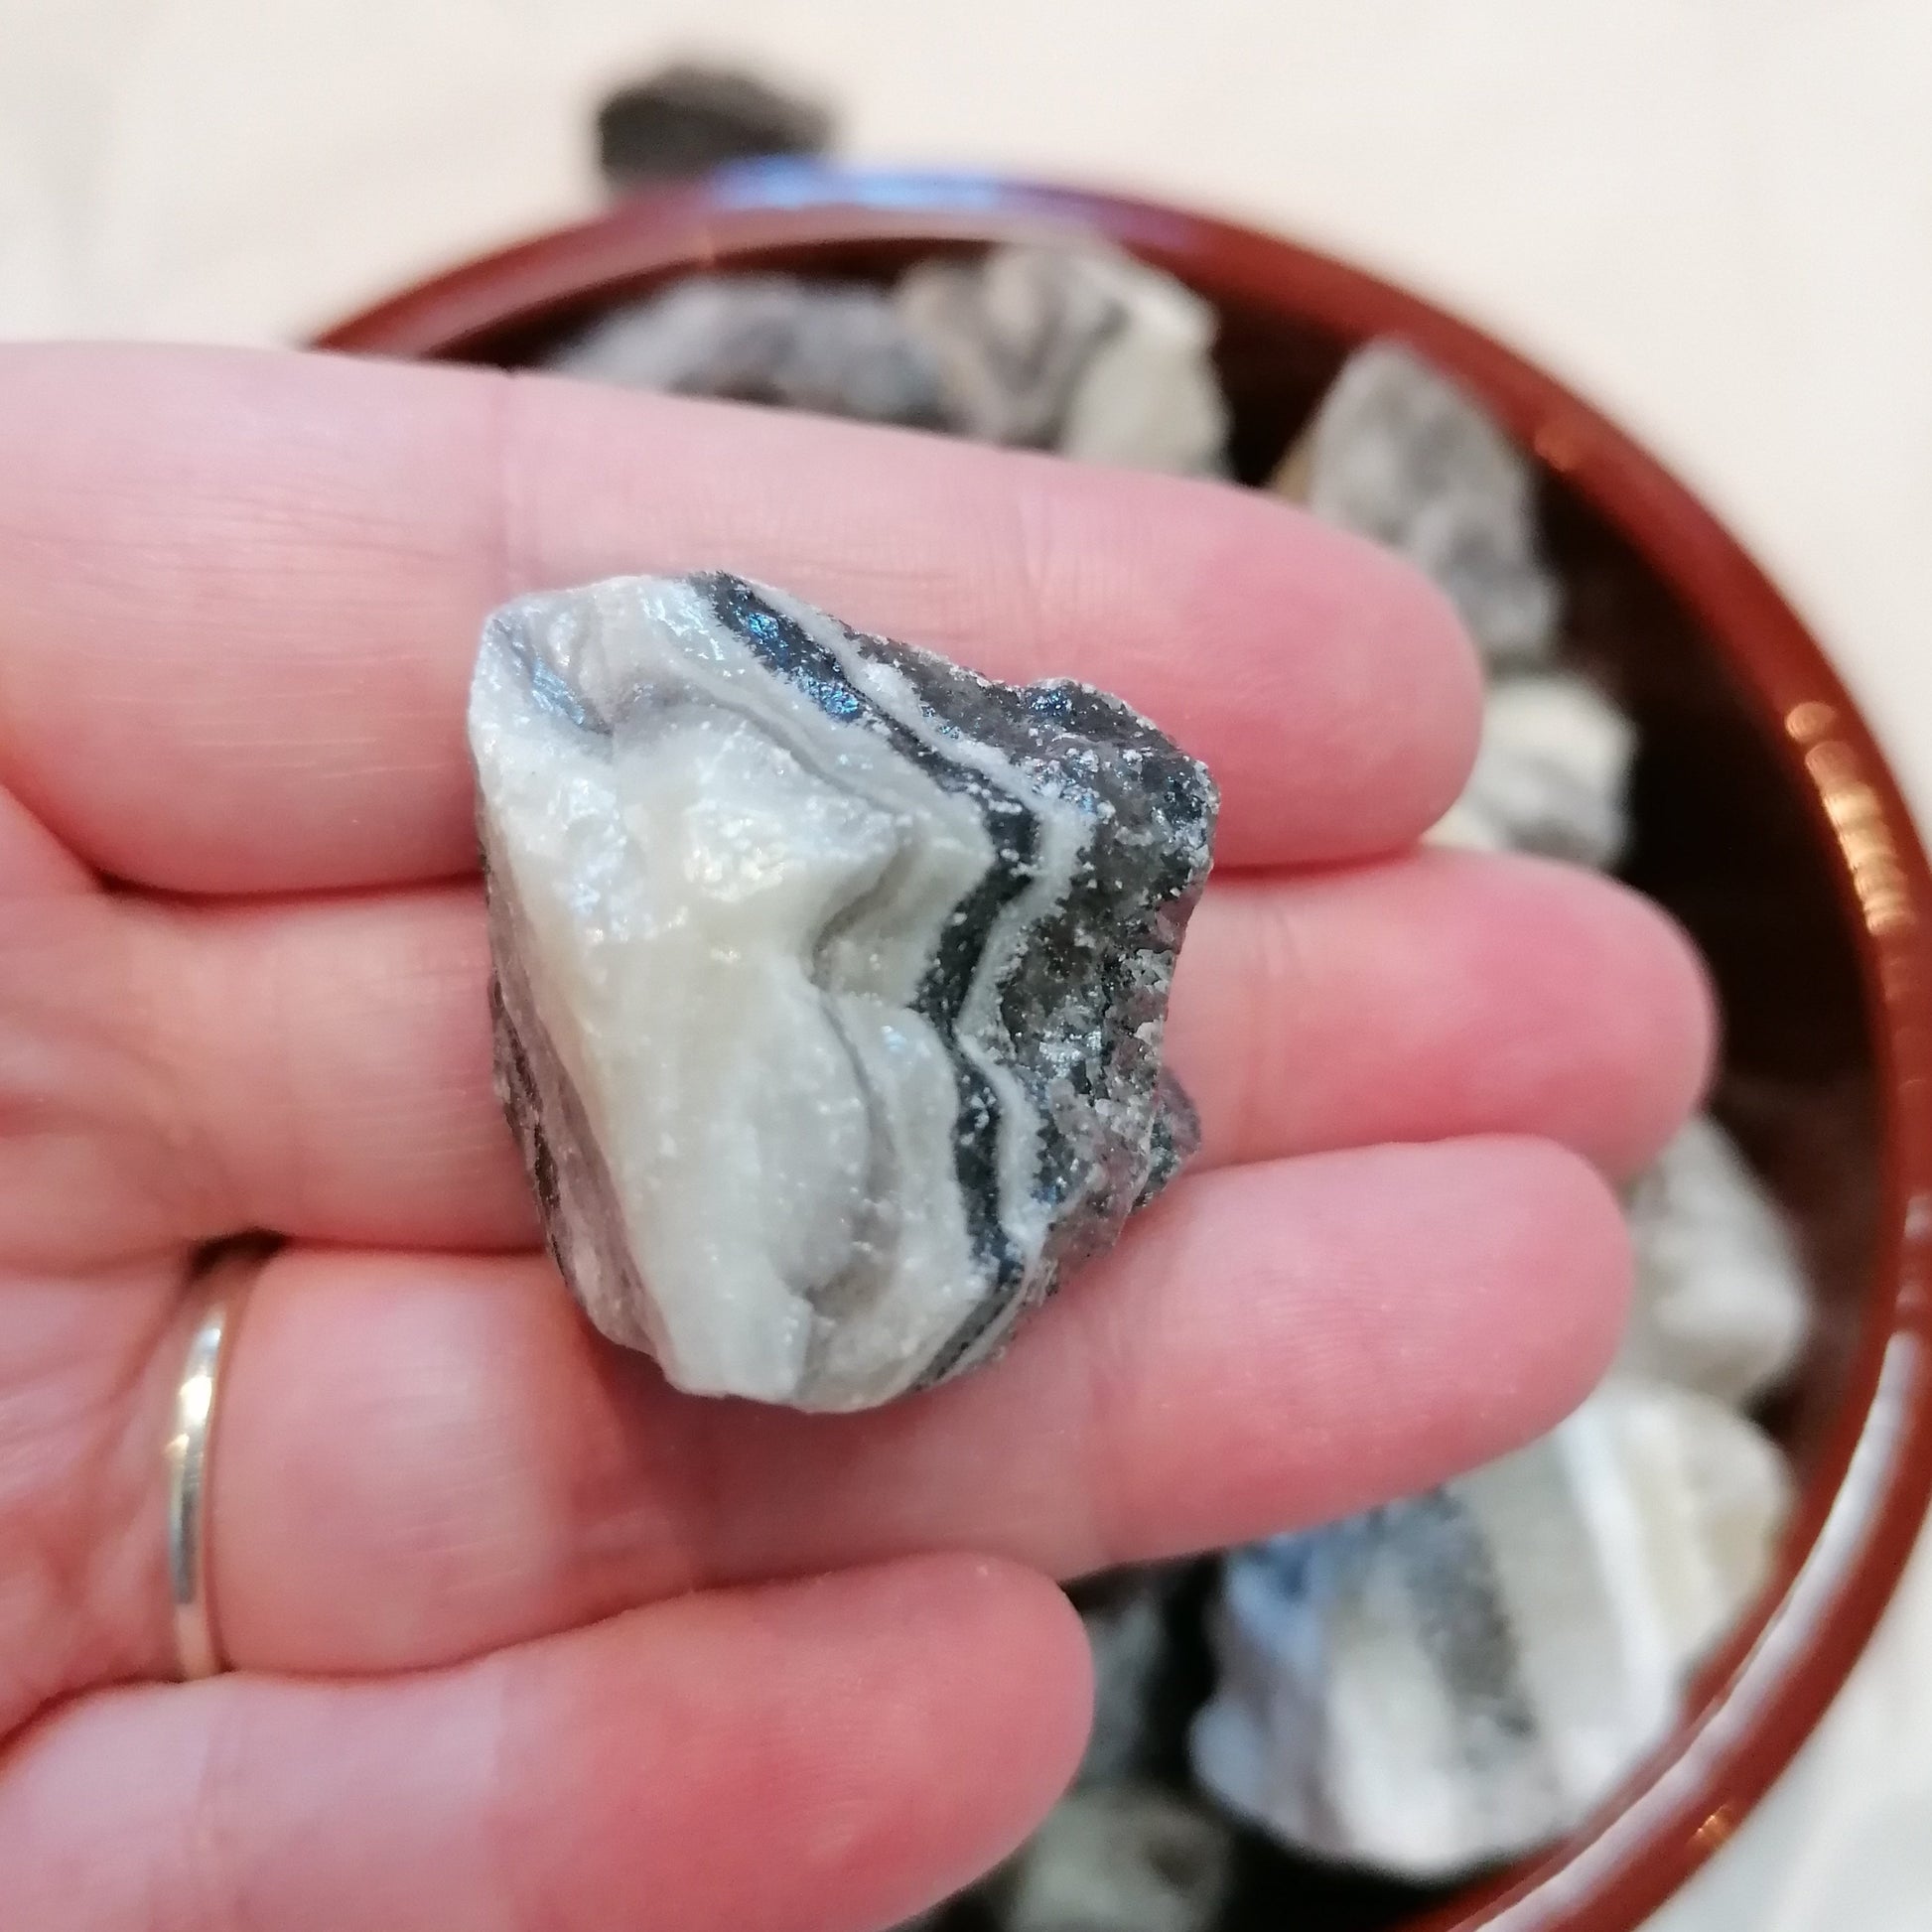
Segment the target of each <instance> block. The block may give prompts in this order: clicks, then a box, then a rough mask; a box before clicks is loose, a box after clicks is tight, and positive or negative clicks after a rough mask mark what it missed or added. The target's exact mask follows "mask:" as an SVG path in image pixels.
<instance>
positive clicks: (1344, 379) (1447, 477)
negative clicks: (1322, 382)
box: [1274, 342, 1562, 671]
mask: <svg viewBox="0 0 1932 1932" xmlns="http://www.w3.org/2000/svg"><path fill="white" fill-rule="evenodd" d="M1274 486H1275V488H1277V489H1278V490H1280V491H1281V492H1282V493H1283V494H1284V495H1289V496H1293V497H1294V498H1295V499H1296V500H1297V501H1300V502H1306V503H1307V505H1308V507H1309V508H1310V509H1311V510H1312V511H1313V512H1314V514H1315V515H1316V516H1319V517H1321V518H1322V519H1324V521H1327V522H1330V523H1338V524H1340V525H1341V526H1342V527H1343V528H1344V529H1348V530H1353V531H1355V532H1356V533H1357V534H1359V535H1361V536H1365V537H1371V538H1373V539H1374V540H1375V541H1376V542H1378V543H1382V544H1386V545H1387V546H1388V547H1389V548H1390V549H1392V550H1396V551H1399V552H1400V553H1401V554H1402V555H1403V556H1405V557H1407V558H1408V560H1409V561H1410V562H1411V563H1412V564H1414V565H1416V567H1417V568H1418V569H1419V570H1421V571H1422V572H1423V573H1424V575H1426V576H1428V577H1429V578H1431V579H1433V580H1434V582H1435V583H1436V585H1437V586H1438V587H1439V588H1440V589H1441V590H1442V591H1443V592H1444V593H1445V595H1446V596H1447V597H1448V598H1449V601H1450V603H1452V604H1453V605H1454V606H1455V608H1456V612H1457V614H1458V615H1459V616H1460V617H1461V619H1462V621H1463V622H1464V623H1465V624H1467V625H1468V628H1469V634H1470V636H1472V637H1473V638H1474V639H1475V643H1476V648H1477V649H1478V650H1479V651H1481V653H1482V655H1483V658H1484V660H1485V662H1486V663H1487V664H1488V666H1489V668H1490V669H1491V670H1492V671H1498V670H1520V669H1523V668H1525V667H1526V666H1528V665H1531V664H1535V663H1539V662H1541V661H1543V660H1544V659H1546V658H1548V657H1549V655H1550V653H1551V651H1552V649H1553V647H1554V646H1555V643H1556V636H1557V622H1558V619H1559V617H1560V616H1561V612H1562V592H1561V589H1560V586H1559V584H1558V580H1557V578H1556V575H1555V573H1554V572H1553V571H1552V570H1551V569H1550V568H1549V566H1548V565H1547V564H1546V563H1545V562H1544V559H1543V550H1542V542H1541V538H1540V536H1539V533H1538V529H1537V507H1536V476H1535V471H1534V470H1533V468H1532V466H1531V464H1530V461H1529V459H1528V458H1527V457H1526V456H1525V455H1524V454H1523V452H1522V451H1521V450H1519V449H1518V448H1517V447H1516V446H1515V444H1513V443H1512V442H1511V441H1510V440H1509V438H1508V437H1507V436H1505V435H1504V434H1503V432H1502V430H1501V428H1500V427H1499V426H1498V425H1497V424H1496V422H1495V421H1494V420H1493V419H1492V418H1491V417H1490V415H1489V413H1488V411H1487V410H1485V409H1484V408H1483V407H1482V406H1481V405H1480V404H1479V403H1477V402H1476V401H1475V400H1474V398H1472V397H1470V396H1468V395H1466V394H1464V392H1463V391H1462V390H1461V389H1459V388H1457V387H1456V385H1455V384H1454V383H1452V382H1451V381H1449V378H1448V377H1447V376H1445V375H1443V374H1442V373H1441V371H1439V370H1438V369H1436V368H1434V367H1432V366H1431V365H1430V364H1429V363H1428V362H1426V361H1424V360H1423V359H1422V357H1421V356H1419V355H1417V354H1416V353H1415V352H1414V351H1413V350H1412V349H1410V348H1408V347H1406V346H1405V345H1402V344H1401V343H1397V342H1376V343H1370V344H1369V345H1367V346H1366V347H1365V348H1361V349H1357V350H1356V352H1355V353H1354V354H1353V355H1351V356H1350V357H1349V358H1348V361H1347V363H1346V364H1345V365H1344V366H1343V368H1342V371H1341V374H1340V375H1339V376H1337V377H1336V378H1335V382H1334V386H1333V387H1332V388H1331V389H1329V391H1328V393H1327V394H1326V395H1325V396H1324V397H1323V398H1322V400H1321V406H1320V407H1319V408H1318V409H1317V410H1316V411H1315V415H1314V420H1313V422H1312V423H1311V425H1310V427H1309V428H1308V430H1307V431H1306V432H1305V433H1304V434H1303V436H1302V438H1301V440H1300V441H1299V442H1298V443H1297V445H1296V447H1295V449H1294V450H1293V451H1292V452H1291V454H1290V456H1289V458H1288V460H1287V462H1286V463H1285V464H1284V465H1283V467H1282V470H1281V471H1280V473H1279V474H1278V475H1277V477H1276V479H1275V483H1274Z"/></svg>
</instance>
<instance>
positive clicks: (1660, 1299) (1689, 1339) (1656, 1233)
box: [1618, 1115, 1811, 1404]
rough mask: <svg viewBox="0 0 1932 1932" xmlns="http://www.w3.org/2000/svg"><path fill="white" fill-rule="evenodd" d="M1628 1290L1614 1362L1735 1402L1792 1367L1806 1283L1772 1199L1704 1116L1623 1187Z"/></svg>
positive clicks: (1799, 1347) (1804, 1317)
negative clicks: (1630, 1255)
mask: <svg viewBox="0 0 1932 1932" xmlns="http://www.w3.org/2000/svg"><path fill="white" fill-rule="evenodd" d="M1628 1219H1629V1224H1630V1245H1631V1247H1632V1249H1633V1250H1634V1252H1635V1258H1636V1274H1637V1292H1636V1297H1635V1300H1634V1302H1633V1304H1632V1307H1631V1311H1630V1324H1629V1327H1628V1328H1627V1329H1626V1330H1625V1332H1624V1338H1623V1348H1622V1351H1621V1353H1620V1354H1619V1356H1618V1362H1619V1365H1620V1366H1621V1367H1624V1368H1628V1369H1635V1370H1638V1371H1641V1372H1643V1373H1645V1374H1649V1375H1655V1376H1658V1377H1660V1378H1661V1379H1663V1380H1664V1381H1667V1382H1677V1383H1681V1384H1682V1385H1683V1386H1684V1387H1686V1388H1692V1389H1702V1390H1703V1391H1704V1393H1705V1394H1706V1395H1712V1396H1716V1397H1717V1398H1718V1399H1719V1400H1720V1401H1721V1402H1729V1403H1734V1404H1742V1403H1747V1402H1751V1401H1754V1400H1756V1399H1757V1398H1758V1397H1759V1396H1762V1395H1765V1394H1767V1393H1769V1392H1770V1391H1771V1390H1773V1389H1775V1388H1776V1387H1777V1386H1778V1384H1779V1383H1780V1382H1782V1381H1783V1380H1784V1379H1785V1377H1786V1376H1787V1375H1789V1374H1790V1372H1791V1370H1792V1369H1793V1368H1794V1367H1795V1366H1796V1364H1797V1361H1798V1357H1799V1355H1800V1354H1801V1353H1802V1352H1803V1349H1804V1345H1805V1339H1806V1335H1807V1333H1808V1332H1809V1329H1810V1327H1811V1291H1810V1286H1809V1284H1808V1283H1807V1281H1806V1279H1805V1271H1804V1266H1803V1264H1802V1262H1801V1261H1800V1260H1799V1257H1798V1251H1797V1246H1796V1243H1795V1242H1794V1241H1793V1239H1792V1235H1791V1230H1790V1228H1789V1227H1788V1226H1787V1225H1786V1223H1785V1219H1784V1216H1783V1214H1782V1213H1780V1211H1779V1209H1778V1204H1777V1202H1776V1201H1775V1200H1774V1199H1773V1198H1772V1196H1771V1194H1770V1192H1769V1190H1768V1189H1767V1188H1766V1187H1765V1185H1764V1183H1763V1182H1762V1181H1761V1180H1759V1179H1758V1177H1757V1176H1756V1174H1754V1173H1752V1172H1751V1170H1750V1168H1749V1166H1748V1165H1747V1164H1746V1162H1745V1160H1744V1157H1743V1155H1742V1154H1741V1153H1739V1152H1738V1149H1737V1146H1736V1144H1735V1143H1734V1142H1733V1141H1732V1140H1731V1138H1730V1136H1729V1135H1727V1134H1726V1133H1725V1131H1724V1129H1723V1128H1722V1127H1720V1126H1719V1125H1718V1123H1717V1122H1716V1121H1715V1120H1712V1119H1711V1118H1710V1117H1709V1116H1708V1115H1701V1116H1699V1117H1698V1118H1697V1119H1695V1120H1692V1121H1687V1122H1686V1123H1685V1125H1684V1126H1683V1127H1681V1128H1680V1129H1679V1130H1678V1132H1677V1134H1676V1136H1675V1137H1674V1138H1673V1139H1672V1141H1671V1142H1670V1144H1669V1146H1667V1147H1666V1148H1665V1149H1664V1151H1663V1152H1662V1153H1661V1154H1660V1155H1658V1157H1657V1159H1656V1160H1655V1161H1654V1162H1653V1163H1652V1164H1651V1166H1650V1168H1649V1169H1648V1170H1647V1171H1646V1172H1645V1173H1644V1174H1643V1175H1642V1177H1641V1178H1640V1179H1639V1180H1638V1181H1637V1183H1636V1185H1635V1186H1634V1187H1632V1188H1631V1190H1630V1199H1629V1207H1628Z"/></svg>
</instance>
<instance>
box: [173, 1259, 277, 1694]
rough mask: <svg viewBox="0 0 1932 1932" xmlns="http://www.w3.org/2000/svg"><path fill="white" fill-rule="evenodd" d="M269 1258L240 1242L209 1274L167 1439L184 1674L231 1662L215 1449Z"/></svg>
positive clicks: (208, 1672) (200, 1290)
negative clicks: (214, 1537)
mask: <svg viewBox="0 0 1932 1932" xmlns="http://www.w3.org/2000/svg"><path fill="white" fill-rule="evenodd" d="M261 1258H262V1249H261V1245H260V1244H259V1243H245V1244H244V1243H236V1244H234V1245H233V1246H232V1247H229V1248H227V1249H224V1250H223V1251H222V1252H221V1253H220V1254H219V1255H218V1256H217V1257H216V1258H215V1259H214V1261H213V1262H212V1263H211V1264H210V1265H209V1266H208V1268H207V1270H206V1271H205V1272H204V1273H203V1275H202V1277H201V1280H200V1282H199V1283H198V1285H197V1302H196V1313H195V1322H194V1326H193V1327H192V1328H191V1330H190V1331H189V1337H188V1352H187V1354H186V1356H185V1357H184V1359H183V1362H182V1372H181V1381H180V1383H179V1384H178V1385H177V1387H176V1390H175V1415H174V1428H173V1430H172V1431H171V1433H170V1434H169V1437H168V1445H167V1463H168V1585H169V1591H170V1594H171V1595H172V1597H173V1599H174V1613H175V1656H176V1663H177V1667H178V1669H179V1671H180V1673H181V1675H182V1676H183V1677H184V1678H195V1677H212V1676H214V1675H215V1673H216V1672H218V1671H224V1670H226V1669H227V1668H228V1660H227V1657H226V1654H225V1653H224V1652H223V1650H222V1648H221V1636H220V1628H219V1625H218V1624H217V1623H216V1621H215V1615H214V1603H213V1599H212V1596H211V1594H210V1590H209V1577H208V1470H209V1461H208V1456H209V1450H210V1448H211V1447H212V1444H213V1441H214V1428H215V1424H216V1422H217V1421H218V1420H219V1416H220V1407H221V1388H222V1378H221V1371H222V1368H223V1366H224V1364H225V1363H226V1362H227V1360H228V1359H229V1357H230V1355H231V1354H232V1352H233V1347H232V1344H233V1341H234V1330H235V1323H236V1319H237V1317H238V1315H239V1314H240V1311H241V1303H242V1299H243V1297H244V1296H245V1294H246V1292H247V1289H248V1285H249V1283H250V1282H251V1281H252V1280H253V1279H254V1275H255V1272H256V1268H257V1267H258V1266H259V1263H260V1260H261Z"/></svg>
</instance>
